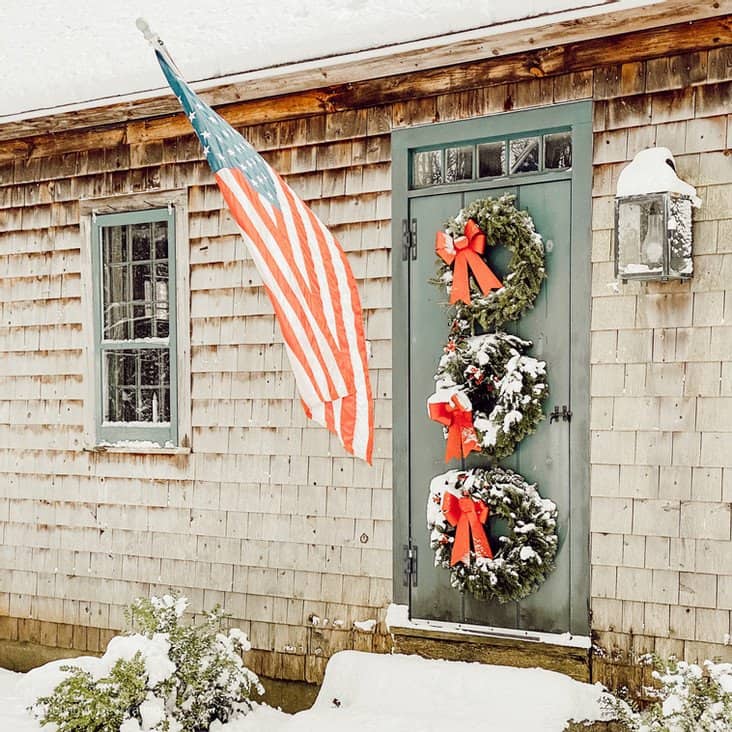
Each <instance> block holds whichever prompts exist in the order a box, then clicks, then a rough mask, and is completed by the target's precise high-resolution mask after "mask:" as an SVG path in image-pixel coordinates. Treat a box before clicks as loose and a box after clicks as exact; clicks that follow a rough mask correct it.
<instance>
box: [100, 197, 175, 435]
mask: <svg viewBox="0 0 732 732" xmlns="http://www.w3.org/2000/svg"><path fill="white" fill-rule="evenodd" d="M92 232H93V235H92V266H93V268H94V315H95V317H94V321H95V322H94V330H95V341H96V348H95V356H96V375H97V389H98V391H97V393H98V397H99V399H98V406H97V441H98V442H99V443H101V444H104V443H105V442H108V443H118V442H121V441H140V440H145V441H151V442H154V443H156V444H158V445H161V446H165V445H169V446H172V445H175V444H176V440H177V424H176V403H177V384H176V298H175V289H176V288H175V271H176V268H175V219H174V215H173V209H172V207H171V208H165V209H150V210H145V211H133V212H128V213H115V214H107V215H97V216H95V217H94V220H93V227H92Z"/></svg>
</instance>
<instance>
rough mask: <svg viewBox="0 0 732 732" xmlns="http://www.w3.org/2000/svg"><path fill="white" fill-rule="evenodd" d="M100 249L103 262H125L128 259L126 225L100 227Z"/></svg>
mask: <svg viewBox="0 0 732 732" xmlns="http://www.w3.org/2000/svg"><path fill="white" fill-rule="evenodd" d="M102 249H103V254H104V263H105V264H115V263H117V264H119V263H121V262H126V261H127V259H128V256H127V227H126V226H105V227H104V228H103V229H102Z"/></svg>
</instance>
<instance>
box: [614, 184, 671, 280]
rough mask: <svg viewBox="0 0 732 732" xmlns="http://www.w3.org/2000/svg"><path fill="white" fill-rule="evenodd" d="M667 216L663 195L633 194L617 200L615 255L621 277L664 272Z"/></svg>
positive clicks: (644, 276)
mask: <svg viewBox="0 0 732 732" xmlns="http://www.w3.org/2000/svg"><path fill="white" fill-rule="evenodd" d="M665 218H666V216H665V201H664V196H663V195H657V194H652V195H647V196H632V197H628V198H620V199H618V200H617V201H616V236H617V252H616V257H617V268H618V275H619V276H620V277H624V278H638V279H657V278H660V277H663V276H664V261H665V252H666V244H667V237H666V225H665Z"/></svg>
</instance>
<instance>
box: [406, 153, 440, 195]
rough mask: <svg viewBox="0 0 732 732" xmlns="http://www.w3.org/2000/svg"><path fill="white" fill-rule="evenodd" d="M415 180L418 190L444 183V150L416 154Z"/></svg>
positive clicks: (414, 162) (414, 160)
mask: <svg viewBox="0 0 732 732" xmlns="http://www.w3.org/2000/svg"><path fill="white" fill-rule="evenodd" d="M412 162H413V180H414V186H415V187H416V188H423V187H424V186H436V185H439V184H440V183H442V181H443V178H442V150H428V151H427V152H418V153H414V157H413V159H412Z"/></svg>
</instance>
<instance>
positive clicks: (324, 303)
mask: <svg viewBox="0 0 732 732" xmlns="http://www.w3.org/2000/svg"><path fill="white" fill-rule="evenodd" d="M155 54H156V56H157V58H158V61H159V62H160V66H161V67H162V69H163V73H164V74H165V76H166V78H167V80H168V83H169V84H170V86H171V88H172V90H173V92H174V93H175V95H176V96H177V97H178V101H179V102H180V104H181V106H182V107H183V110H184V111H185V113H186V115H187V116H188V119H189V121H190V123H191V124H192V125H193V129H194V130H195V131H196V135H197V136H198V139H199V140H200V142H201V145H202V146H203V152H204V155H205V156H206V159H207V160H208V163H209V165H210V166H211V170H212V171H213V172H214V176H215V178H216V182H217V183H218V186H219V188H220V190H221V192H222V193H223V195H224V199H225V201H226V203H227V205H228V206H229V209H230V210H231V213H232V215H233V217H234V219H235V220H236V222H237V224H238V225H239V228H240V229H241V233H242V236H243V238H244V241H245V242H246V244H247V246H248V249H249V252H250V253H251V256H252V258H253V259H254V262H255V264H256V266H257V269H258V270H259V273H260V275H261V277H262V280H263V282H264V287H265V288H266V290H267V293H268V294H269V297H270V300H271V301H272V306H273V307H274V311H275V315H276V317H277V321H278V322H279V325H280V329H281V331H282V336H283V339H284V342H285V348H286V350H287V354H288V356H289V359H290V364H291V366H292V371H293V373H294V375H295V381H296V382H297V386H298V389H299V391H300V397H301V399H302V402H303V406H304V408H305V412H306V414H307V415H308V417H310V418H312V419H313V420H315V421H316V422H318V423H319V424H321V425H323V426H325V427H327V428H328V429H329V430H330V431H331V432H334V433H335V434H337V435H338V437H339V438H340V440H341V442H342V443H343V446H344V447H345V448H346V450H348V451H349V452H351V453H352V454H354V455H355V456H357V457H360V458H363V459H364V460H366V461H367V462H369V463H370V462H371V455H372V452H373V440H374V437H373V436H374V407H373V400H372V398H371V384H370V381H369V372H368V366H367V357H366V341H365V339H364V330H363V317H362V314H361V303H360V301H359V296H358V290H357V287H356V281H355V279H354V277H353V273H352V272H351V268H350V266H349V264H348V260H347V259H346V256H345V254H344V253H343V249H342V248H341V246H340V244H339V243H338V241H337V240H336V239H335V238H334V237H333V235H332V234H331V233H330V232H329V231H328V229H327V228H326V227H325V226H324V225H323V224H322V223H321V222H320V221H319V220H318V218H317V217H316V216H315V214H314V213H313V212H312V211H311V210H310V209H309V208H308V206H306V205H305V204H304V203H303V202H302V201H301V200H300V199H299V198H298V197H297V195H296V194H295V193H294V192H293V191H292V189H291V188H290V187H289V186H288V185H287V184H286V183H285V182H284V181H283V180H282V178H280V176H279V175H278V174H277V173H275V172H274V171H273V170H272V168H270V166H269V165H268V164H267V163H266V162H265V160H264V159H263V158H262V157H261V156H260V155H259V153H257V151H256V150H255V149H254V148H253V147H252V145H251V144H250V143H249V142H248V141H247V140H245V139H244V138H243V137H242V136H241V135H240V134H239V133H238V132H237V131H236V130H235V129H234V128H233V127H232V126H231V125H230V124H228V122H226V121H225V120H224V119H222V118H221V117H219V115H217V114H216V113H215V112H214V111H213V109H211V107H209V106H208V105H207V104H205V103H204V102H203V101H201V100H200V99H199V98H198V97H197V96H196V95H195V94H194V92H193V91H192V90H191V88H190V87H189V86H188V85H187V84H186V82H185V81H184V80H183V79H182V78H181V76H180V73H179V72H178V70H177V68H176V67H175V65H174V64H172V62H170V59H169V58H168V57H167V54H166V53H165V52H161V51H159V50H157V49H156V51H155Z"/></svg>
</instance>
